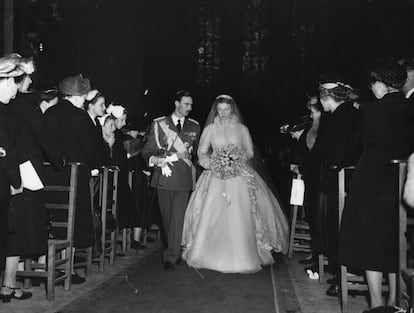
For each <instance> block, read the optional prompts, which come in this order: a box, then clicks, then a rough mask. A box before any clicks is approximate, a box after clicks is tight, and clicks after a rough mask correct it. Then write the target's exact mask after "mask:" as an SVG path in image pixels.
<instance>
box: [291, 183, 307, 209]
mask: <svg viewBox="0 0 414 313" xmlns="http://www.w3.org/2000/svg"><path fill="white" fill-rule="evenodd" d="M304 195H305V183H304V182H303V180H302V179H293V180H292V191H291V194H290V204H292V205H301V206H302V205H303V198H304Z"/></svg>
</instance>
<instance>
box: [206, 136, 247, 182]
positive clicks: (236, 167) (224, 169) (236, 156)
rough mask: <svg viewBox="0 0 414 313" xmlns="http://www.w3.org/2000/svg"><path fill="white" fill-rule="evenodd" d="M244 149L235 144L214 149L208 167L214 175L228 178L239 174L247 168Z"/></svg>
mask: <svg viewBox="0 0 414 313" xmlns="http://www.w3.org/2000/svg"><path fill="white" fill-rule="evenodd" d="M244 155H245V153H244V151H243V150H242V149H241V148H240V147H239V146H238V145H235V144H229V145H227V146H225V147H223V148H221V149H218V150H216V151H215V153H214V154H213V155H212V156H211V158H210V164H209V167H210V168H211V171H212V173H213V175H214V176H216V177H218V178H220V179H229V178H233V177H236V176H240V175H241V174H242V173H243V172H245V171H246V170H247V166H246V162H245V157H244Z"/></svg>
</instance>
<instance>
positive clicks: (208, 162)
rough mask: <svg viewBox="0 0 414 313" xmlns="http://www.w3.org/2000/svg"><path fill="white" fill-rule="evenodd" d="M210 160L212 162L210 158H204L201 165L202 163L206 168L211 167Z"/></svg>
mask: <svg viewBox="0 0 414 313" xmlns="http://www.w3.org/2000/svg"><path fill="white" fill-rule="evenodd" d="M210 162H211V160H210V158H205V159H203V160H200V165H201V166H202V167H203V168H204V169H205V170H209V169H211V166H210Z"/></svg>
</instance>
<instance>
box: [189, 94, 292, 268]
mask: <svg viewBox="0 0 414 313" xmlns="http://www.w3.org/2000/svg"><path fill="white" fill-rule="evenodd" d="M198 157H199V161H200V164H201V166H202V167H203V168H204V169H205V171H204V172H203V173H202V174H201V176H200V178H199V179H198V181H197V185H196V188H195V191H194V192H193V193H192V195H191V198H190V201H189V203H188V206H187V210H186V214H185V219H184V228H183V239H182V245H183V247H184V251H183V259H185V260H186V261H187V264H188V265H189V266H191V267H195V268H205V269H211V270H216V271H220V272H223V273H253V272H257V271H259V270H260V269H261V266H263V265H268V264H271V263H274V259H273V257H272V252H281V253H286V251H287V246H288V224H287V221H286V217H285V215H284V212H283V211H282V209H281V207H280V205H279V202H278V201H277V199H276V198H275V196H274V195H273V194H272V192H271V191H270V189H269V188H268V186H267V185H266V183H265V182H264V180H263V179H262V178H261V177H260V176H259V175H258V173H257V172H256V171H255V170H254V169H253V168H252V167H251V166H250V165H249V160H250V161H251V160H252V158H253V143H252V139H251V137H250V133H249V130H248V128H247V127H246V126H245V125H244V124H242V120H241V116H240V113H239V110H238V108H237V106H236V103H235V101H234V100H233V98H232V97H230V96H228V95H220V96H218V97H217V98H216V100H215V101H214V103H213V106H212V109H211V111H210V114H209V117H208V118H207V121H206V124H205V128H204V130H203V133H202V135H201V138H200V144H199V148H198Z"/></svg>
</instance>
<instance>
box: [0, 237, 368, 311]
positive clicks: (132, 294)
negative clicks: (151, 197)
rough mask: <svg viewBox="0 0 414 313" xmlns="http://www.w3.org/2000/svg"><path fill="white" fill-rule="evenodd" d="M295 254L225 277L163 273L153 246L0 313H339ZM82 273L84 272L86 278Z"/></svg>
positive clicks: (360, 301)
mask: <svg viewBox="0 0 414 313" xmlns="http://www.w3.org/2000/svg"><path fill="white" fill-rule="evenodd" d="M303 257H304V255H300V254H295V255H294V257H293V258H292V259H290V260H289V259H288V258H287V257H284V256H281V257H279V259H278V262H277V263H276V264H274V265H273V266H272V267H266V268H265V269H263V270H262V271H260V272H258V273H255V274H222V273H218V272H214V271H209V270H199V271H195V270H194V269H191V268H189V267H188V266H187V265H186V264H185V263H182V264H180V265H179V266H178V267H177V270H176V271H174V272H164V271H163V269H162V264H161V244H160V243H152V244H149V246H148V248H147V249H146V250H143V252H140V253H139V254H138V255H137V254H136V253H135V252H134V251H129V252H128V254H127V255H126V256H124V257H118V258H117V260H116V263H115V266H114V267H109V266H107V267H106V269H105V272H103V273H98V272H97V271H96V267H95V266H94V272H93V275H92V276H91V277H90V278H89V279H88V281H87V282H86V283H85V284H83V285H78V286H73V288H72V290H71V291H69V292H65V291H64V290H63V288H62V287H57V288H56V298H55V300H53V301H47V300H46V298H45V293H44V288H43V286H41V287H33V288H31V289H30V291H31V292H33V298H32V299H30V300H28V301H13V300H12V302H11V303H9V304H3V303H0V313H40V312H42V313H43V312H47V313H77V312H82V313H83V312H85V313H87V312H91V313H98V312H99V313H117V312H134V313H190V312H191V313H194V312H197V313H198V312H200V313H212V312H214V313H245V312H255V313H256V312H257V313H340V308H339V303H338V300H337V299H336V298H332V297H328V296H326V295H325V290H326V289H327V288H328V285H327V284H326V283H325V284H319V282H318V281H313V280H310V279H308V278H307V277H306V275H305V273H304V271H303V265H301V264H299V262H298V261H299V259H302V258H303ZM81 274H83V273H81ZM349 303H350V306H351V308H352V310H353V312H362V310H363V309H365V308H366V306H367V304H366V299H365V298H364V296H357V297H350V298H349Z"/></svg>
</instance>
